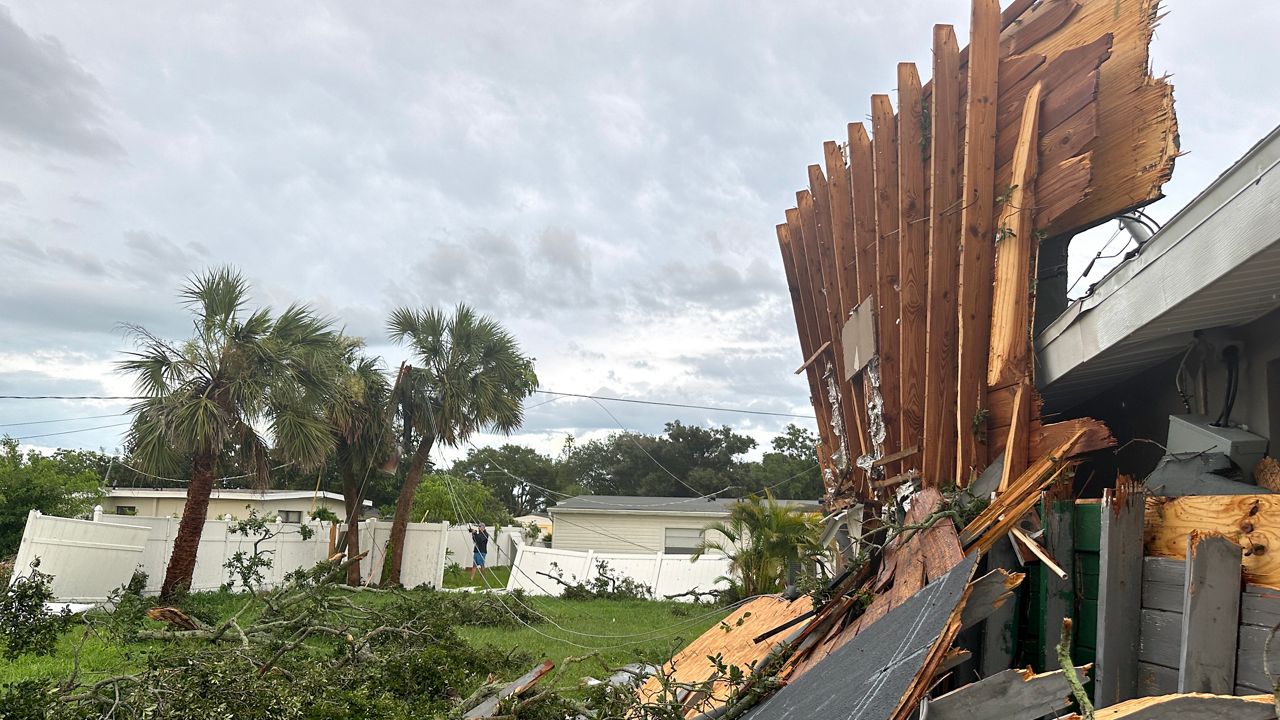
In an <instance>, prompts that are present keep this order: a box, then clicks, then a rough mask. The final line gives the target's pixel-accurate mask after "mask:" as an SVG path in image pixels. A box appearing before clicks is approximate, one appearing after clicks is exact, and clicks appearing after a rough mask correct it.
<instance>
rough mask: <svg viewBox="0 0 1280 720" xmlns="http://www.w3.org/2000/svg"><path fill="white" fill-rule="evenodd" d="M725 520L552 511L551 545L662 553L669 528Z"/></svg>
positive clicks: (686, 516)
mask: <svg viewBox="0 0 1280 720" xmlns="http://www.w3.org/2000/svg"><path fill="white" fill-rule="evenodd" d="M720 519H722V518H721V517H712V516H707V515H691V514H689V513H670V514H658V513H653V514H638V513H627V512H610V513H601V512H575V511H573V510H554V511H553V512H552V524H553V527H552V531H551V547H552V548H555V549H556V550H594V551H596V552H616V553H645V552H650V553H660V552H663V551H664V549H665V544H666V530H667V528H699V529H701V528H705V527H707V526H708V525H710V524H711V523H713V522H716V521H718V520H720Z"/></svg>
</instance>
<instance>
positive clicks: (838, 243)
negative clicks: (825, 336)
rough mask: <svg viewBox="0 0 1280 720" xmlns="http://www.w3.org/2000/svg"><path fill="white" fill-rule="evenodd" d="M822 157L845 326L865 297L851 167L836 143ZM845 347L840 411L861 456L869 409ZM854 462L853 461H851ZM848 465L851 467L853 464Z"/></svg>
mask: <svg viewBox="0 0 1280 720" xmlns="http://www.w3.org/2000/svg"><path fill="white" fill-rule="evenodd" d="M822 151H823V156H824V158H825V160H826V165H827V192H828V195H829V198H828V202H827V206H828V211H829V212H830V214H831V242H832V245H833V247H834V248H835V261H836V284H837V286H838V288H839V307H840V315H839V322H840V323H841V327H842V328H843V324H844V323H845V322H846V320H847V319H848V317H849V313H850V312H852V311H853V309H854V308H855V307H857V306H858V303H859V302H861V300H862V297H861V296H860V295H859V294H858V247H857V243H856V241H855V236H854V230H853V193H852V192H851V190H850V185H849V168H848V167H847V166H846V165H845V161H844V153H843V152H842V151H841V150H840V146H839V145H838V144H837V143H835V142H834V141H828V142H825V143H823V145H822ZM840 337H841V343H842V347H841V348H840V349H839V350H838V352H839V354H840V358H841V363H840V367H841V372H840V375H839V376H837V377H838V378H839V381H838V382H837V386H838V387H839V388H840V393H841V408H842V410H843V411H844V420H845V434H846V436H847V437H848V439H849V443H850V448H849V450H850V452H852V453H855V454H857V455H862V454H864V453H866V452H867V451H868V450H869V449H870V440H869V438H868V437H867V419H866V415H867V409H866V407H865V405H863V403H862V402H861V399H860V398H861V394H860V393H858V394H855V393H854V392H853V388H852V387H851V386H850V385H849V384H848V383H847V382H845V378H847V377H848V376H849V375H851V374H853V372H854V371H852V370H851V369H850V368H848V366H847V362H846V358H845V354H846V351H845V349H844V348H843V342H844V336H843V332H841V334H840ZM850 460H853V458H850ZM849 465H850V466H851V467H852V465H853V463H852V462H850V463H849Z"/></svg>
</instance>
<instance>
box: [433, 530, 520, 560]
mask: <svg viewBox="0 0 1280 720" xmlns="http://www.w3.org/2000/svg"><path fill="white" fill-rule="evenodd" d="M523 532H524V528H522V527H519V526H514V527H502V528H489V554H488V556H487V557H485V559H484V564H485V566H486V567H491V568H492V567H508V566H509V565H511V562H512V560H514V559H515V556H516V546H517V545H518V544H519V543H520V542H521V541H522V540H523V537H522V533H523ZM472 547H474V546H473V545H472V542H471V531H470V530H469V529H468V528H467V526H466V525H457V526H454V527H451V528H449V550H448V556H449V557H448V559H447V560H446V561H445V563H446V564H448V563H458V564H459V565H461V566H462V567H464V568H469V567H471V566H472V565H473V564H474V563H473V562H472V557H471V553H472Z"/></svg>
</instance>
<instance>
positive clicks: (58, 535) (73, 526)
mask: <svg viewBox="0 0 1280 720" xmlns="http://www.w3.org/2000/svg"><path fill="white" fill-rule="evenodd" d="M148 532H149V530H148V529H147V528H146V527H144V526H140V525H107V524H104V523H96V522H93V521H92V520H72V519H69V518H61V517H55V516H52V515H42V514H41V513H40V512H39V511H37V510H32V511H31V512H30V513H28V514H27V525H26V528H25V529H24V530H23V533H22V543H21V544H20V545H19V547H18V557H17V559H16V561H15V565H14V579H16V578H17V577H19V576H21V575H26V574H27V570H28V568H29V567H30V565H31V562H32V561H33V560H35V559H36V558H39V559H40V572H43V573H47V574H49V575H52V576H53V580H52V582H51V583H50V586H51V589H52V590H53V595H54V597H56V598H57V599H58V600H61V601H64V602H100V601H102V600H105V599H106V598H107V594H108V593H110V592H111V590H113V589H114V588H117V587H119V586H121V585H123V584H125V583H126V582H128V581H129V578H130V576H132V575H133V569H134V567H136V566H137V565H138V563H139V562H141V560H142V555H143V551H144V549H145V546H146V541H147V534H148Z"/></svg>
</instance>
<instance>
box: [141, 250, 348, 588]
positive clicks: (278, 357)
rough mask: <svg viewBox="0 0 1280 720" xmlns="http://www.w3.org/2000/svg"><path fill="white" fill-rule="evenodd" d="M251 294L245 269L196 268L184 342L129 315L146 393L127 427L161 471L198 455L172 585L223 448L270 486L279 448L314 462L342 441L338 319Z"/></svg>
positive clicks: (194, 543)
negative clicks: (335, 431) (256, 302)
mask: <svg viewBox="0 0 1280 720" xmlns="http://www.w3.org/2000/svg"><path fill="white" fill-rule="evenodd" d="M248 295H249V286H248V283H246V282H245V280H244V278H243V277H242V276H241V275H240V274H239V273H238V272H236V271H235V270H232V269H231V268H219V269H216V270H210V271H207V272H205V273H204V274H202V275H198V276H193V277H192V278H190V279H189V280H188V282H187V285H186V287H184V288H183V290H182V291H181V294H180V297H181V298H182V300H183V304H184V305H185V306H186V307H187V308H188V309H189V310H190V311H191V313H192V315H193V316H194V334H193V335H192V337H191V338H190V339H188V340H186V341H185V342H182V343H179V344H176V345H175V344H171V343H169V342H167V341H165V340H163V339H161V338H159V337H157V336H156V335H153V334H152V333H150V332H148V331H147V330H146V329H145V328H142V327H140V326H137V325H126V326H125V328H126V330H127V331H128V333H129V334H130V335H131V336H132V337H133V338H134V339H135V341H136V342H137V345H138V350H137V351H136V352H130V353H127V354H128V355H129V356H130V357H129V359H127V360H123V361H121V362H120V363H118V369H119V370H120V371H122V372H125V373H128V374H130V375H133V376H134V383H135V387H136V388H137V391H138V394H139V395H141V396H143V399H142V400H140V401H139V402H137V403H135V404H134V406H133V408H132V412H133V413H134V418H133V423H132V426H131V427H130V428H129V433H128V439H127V443H128V446H129V447H130V448H132V450H133V460H134V462H136V463H137V464H138V465H139V466H140V467H141V469H142V470H144V471H146V472H150V473H154V474H157V475H164V474H167V473H170V472H173V471H174V469H175V468H176V467H178V466H179V465H180V464H181V463H182V462H183V460H189V461H190V463H191V478H190V482H189V484H188V485H187V501H186V504H185V505H184V506H183V509H182V520H181V521H180V522H179V524H178V534H177V537H176V538H175V540H174V545H173V555H172V556H171V558H170V560H169V567H168V569H167V570H166V572H165V578H164V583H163V585H162V586H161V589H160V594H161V596H162V597H172V596H173V594H174V592H175V591H177V590H178V589H179V588H180V587H182V586H189V585H190V583H191V575H192V572H193V571H194V570H195V565H196V550H197V548H198V547H199V544H200V534H201V531H202V530H203V529H204V522H205V515H206V513H207V511H208V507H209V493H210V492H211V491H212V490H213V482H214V474H215V472H216V468H217V464H218V460H219V457H221V456H222V455H223V454H224V453H229V454H233V455H235V456H237V458H238V461H239V464H240V465H241V467H242V468H243V469H245V471H246V472H249V473H251V474H252V475H253V476H254V478H255V482H256V483H257V484H258V485H259V486H261V487H265V486H266V485H267V483H268V481H269V479H270V467H269V462H268V455H269V454H270V455H272V456H275V457H278V458H280V459H283V460H286V461H291V462H294V463H296V464H298V465H299V466H301V467H304V468H306V467H315V466H318V465H319V464H320V463H322V462H324V460H325V457H326V455H327V454H328V453H329V450H330V449H331V448H332V447H333V438H332V436H331V435H330V433H329V429H328V426H327V425H326V424H325V422H324V419H323V417H322V416H321V414H320V412H319V408H320V403H321V400H322V399H323V398H324V397H326V396H327V395H328V394H330V392H331V388H332V374H333V373H332V365H333V358H334V356H335V353H334V348H335V343H334V335H333V332H332V331H331V330H330V323H329V321H328V320H325V319H323V318H320V317H318V316H317V315H316V314H315V313H314V312H313V311H312V310H311V309H310V308H308V307H306V306H302V305H291V306H289V307H288V308H287V309H286V310H285V311H284V312H282V313H280V314H279V315H278V316H276V317H274V318H273V317H272V315H271V311H270V310H269V309H266V308H262V309H258V310H254V311H253V312H249V310H248V309H247V308H246V304H247V302H248ZM268 438H270V439H271V441H272V442H273V444H274V448H273V449H272V451H271V452H270V453H269V452H268Z"/></svg>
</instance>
